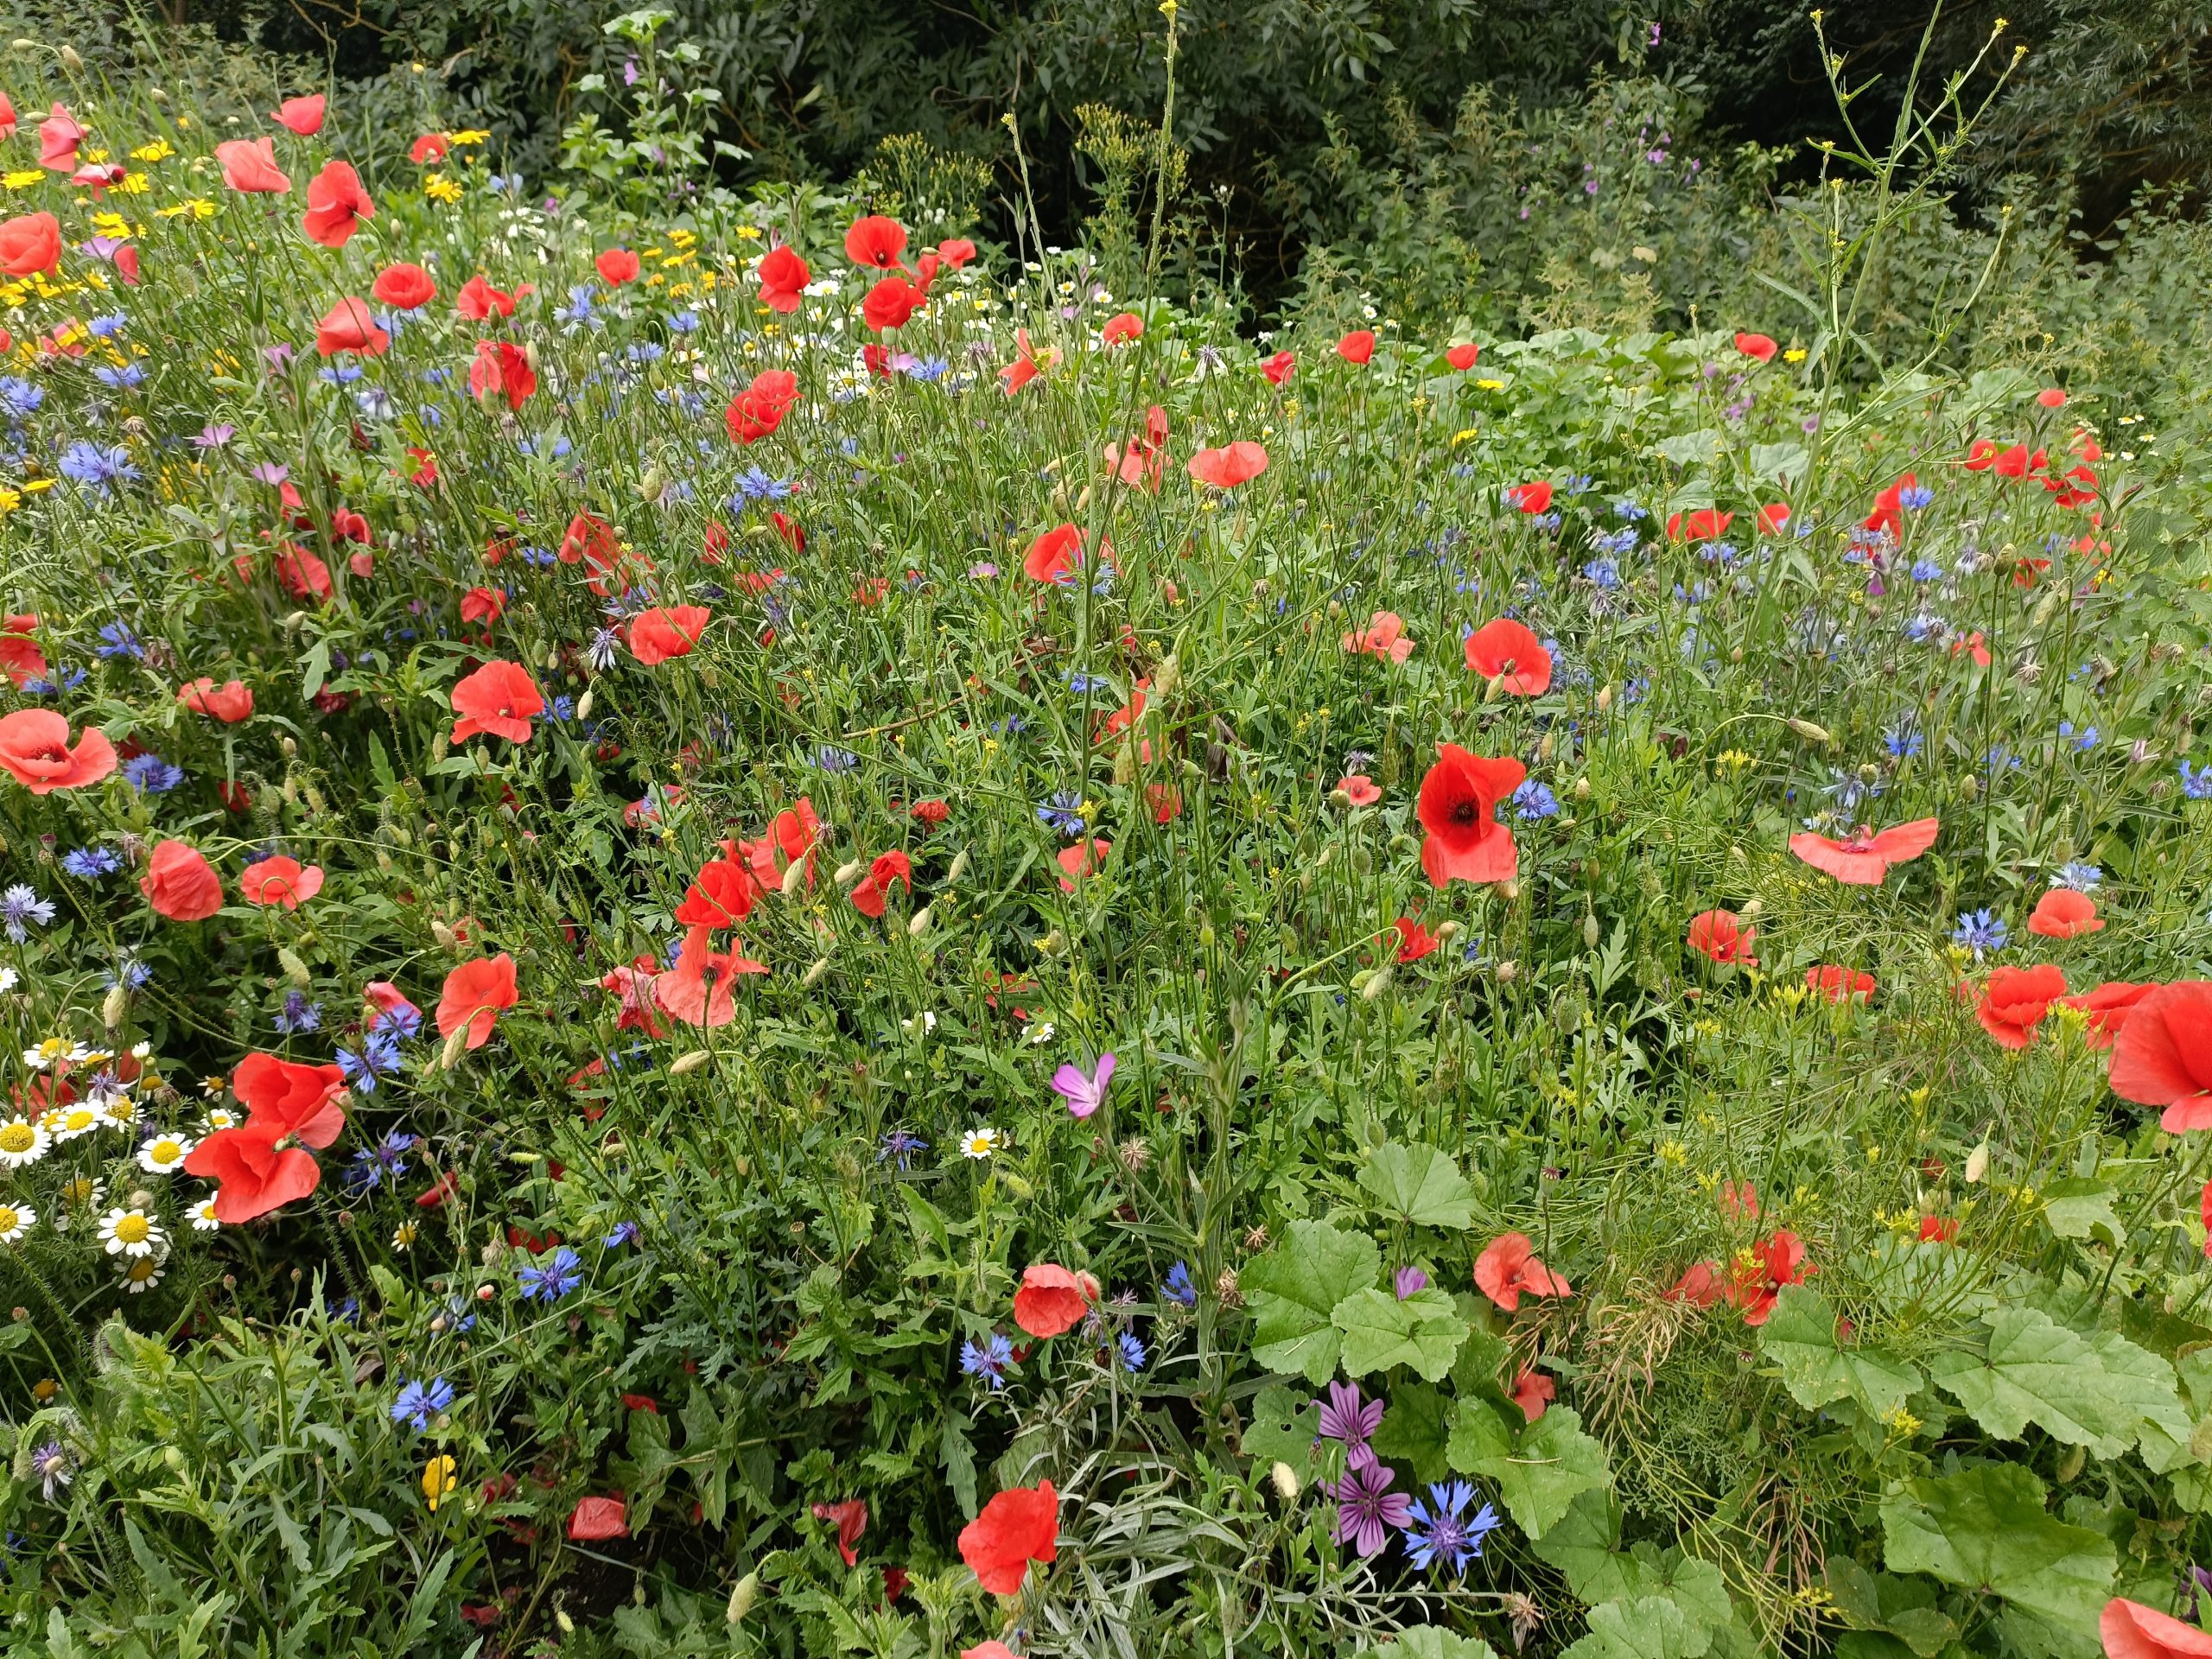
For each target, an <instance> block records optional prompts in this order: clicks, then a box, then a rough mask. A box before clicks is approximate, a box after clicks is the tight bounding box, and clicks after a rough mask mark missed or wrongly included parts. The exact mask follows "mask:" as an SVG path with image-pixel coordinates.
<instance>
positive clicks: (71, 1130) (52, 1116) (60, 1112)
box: [39, 1100, 100, 1143]
mask: <svg viewBox="0 0 2212 1659" xmlns="http://www.w3.org/2000/svg"><path fill="white" fill-rule="evenodd" d="M39 1123H40V1126H41V1128H44V1129H45V1130H46V1132H47V1133H48V1135H52V1136H53V1137H54V1141H56V1143H59V1142H61V1141H74V1140H75V1139H76V1138H77V1137H78V1136H79V1135H90V1134H91V1133H92V1131H93V1130H94V1129H97V1128H99V1126H100V1115H99V1112H98V1111H97V1110H95V1109H93V1107H92V1104H91V1103H89V1102H86V1101H81V1100H80V1101H76V1102H73V1103H71V1104H69V1105H67V1106H57V1107H55V1108H54V1109H53V1110H52V1111H50V1112H48V1114H47V1115H46V1116H44V1117H41V1119H39Z"/></svg>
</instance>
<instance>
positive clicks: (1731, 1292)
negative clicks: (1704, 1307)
mask: <svg viewBox="0 0 2212 1659" xmlns="http://www.w3.org/2000/svg"><path fill="white" fill-rule="evenodd" d="M1819 1271H1820V1269H1819V1268H1816V1267H1815V1266H1813V1265H1812V1264H1811V1263H1810V1262H1807V1261H1806V1260H1805V1241H1804V1240H1803V1239H1802V1238H1800V1237H1798V1236H1797V1235H1796V1234H1795V1233H1793V1232H1790V1231H1788V1230H1786V1229H1777V1230H1776V1231H1775V1233H1774V1234H1773V1235H1772V1236H1770V1237H1767V1238H1764V1239H1761V1240H1760V1241H1759V1242H1758V1243H1757V1244H1754V1245H1753V1246H1752V1247H1751V1250H1750V1252H1749V1258H1748V1259H1745V1257H1740V1256H1739V1257H1738V1258H1737V1260H1736V1261H1735V1262H1733V1263H1732V1265H1731V1267H1730V1268H1729V1273H1728V1280H1727V1283H1726V1287H1725V1294H1726V1296H1727V1298H1728V1300H1730V1301H1731V1302H1732V1303H1733V1304H1734V1305H1735V1306H1738V1307H1740V1308H1741V1309H1743V1310H1744V1323H1745V1325H1764V1324H1765V1323H1766V1322H1767V1320H1768V1319H1770V1318H1771V1317H1772V1316H1773V1313H1774V1306H1775V1304H1776V1303H1777V1301H1779V1300H1781V1297H1782V1293H1783V1291H1784V1290H1786V1289H1787V1288H1789V1287H1790V1286H1791V1285H1800V1284H1802V1283H1804V1282H1805V1281H1806V1280H1807V1279H1808V1278H1809V1277H1811V1276H1812V1275H1813V1274H1815V1273H1818V1272H1819Z"/></svg>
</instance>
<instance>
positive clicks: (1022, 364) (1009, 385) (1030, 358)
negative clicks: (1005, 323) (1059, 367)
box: [999, 328, 1060, 397]
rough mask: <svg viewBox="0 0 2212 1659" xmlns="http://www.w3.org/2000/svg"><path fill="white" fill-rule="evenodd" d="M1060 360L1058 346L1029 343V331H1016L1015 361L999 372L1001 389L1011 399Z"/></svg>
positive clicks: (1021, 329) (1022, 329) (1025, 329)
mask: <svg viewBox="0 0 2212 1659" xmlns="http://www.w3.org/2000/svg"><path fill="white" fill-rule="evenodd" d="M1059 360H1060V353H1059V349H1058V347H1057V346H1033V345H1031V344H1030V343H1029V331H1028V330H1027V328H1017V329H1015V330H1014V361H1013V362H1011V363H1009V364H1007V365H1006V366H1005V367H1004V368H1002V369H1001V370H1000V371H999V387H1000V389H1001V391H1004V392H1005V393H1006V395H1007V397H1013V396H1014V393H1015V392H1017V391H1020V390H1021V389H1022V388H1023V387H1024V386H1026V385H1028V384H1029V383H1030V382H1031V381H1032V380H1034V379H1035V378H1037V377H1038V376H1039V375H1040V374H1042V373H1043V372H1045V371H1046V369H1049V368H1051V367H1052V365H1053V364H1055V363H1057V362H1058V361H1059Z"/></svg>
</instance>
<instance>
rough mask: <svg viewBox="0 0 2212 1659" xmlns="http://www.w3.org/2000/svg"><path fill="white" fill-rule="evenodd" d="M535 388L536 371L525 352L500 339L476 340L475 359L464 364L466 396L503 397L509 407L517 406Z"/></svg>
mask: <svg viewBox="0 0 2212 1659" xmlns="http://www.w3.org/2000/svg"><path fill="white" fill-rule="evenodd" d="M468 391H469V395H470V396H471V397H474V398H476V399H477V401H478V402H480V403H482V402H488V401H489V400H490V399H492V398H493V397H505V399H506V400H507V407H508V408H509V409H520V408H521V407H522V406H523V405H524V404H525V403H527V402H528V401H529V400H530V395H531V393H532V392H534V391H537V370H535V369H533V368H531V366H530V358H529V356H528V354H527V353H524V352H522V351H520V350H518V348H517V347H515V346H512V345H510V344H508V343H507V342H506V341H505V340H478V341H477V342H476V360H475V361H474V363H472V364H470V365H468Z"/></svg>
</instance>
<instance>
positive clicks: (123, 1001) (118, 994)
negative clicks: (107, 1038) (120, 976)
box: [100, 982, 130, 1031]
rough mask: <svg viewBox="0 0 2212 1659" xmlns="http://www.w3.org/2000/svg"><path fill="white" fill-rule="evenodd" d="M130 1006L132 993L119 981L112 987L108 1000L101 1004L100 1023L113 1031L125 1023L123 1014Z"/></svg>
mask: <svg viewBox="0 0 2212 1659" xmlns="http://www.w3.org/2000/svg"><path fill="white" fill-rule="evenodd" d="M129 1008H130V992H129V991H127V990H125V989H124V988H123V986H122V983H121V982H117V983H116V984H115V985H114V986H113V987H112V988H110V990H109V991H108V994H107V997H106V1000H105V1001H103V1002H101V1004H100V1024H102V1025H103V1026H105V1027H107V1028H108V1029H109V1030H110V1031H113V1030H114V1029H115V1028H116V1027H118V1026H120V1025H121V1024H122V1023H123V1016H124V1013H125V1012H126V1011H128V1009H129Z"/></svg>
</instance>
